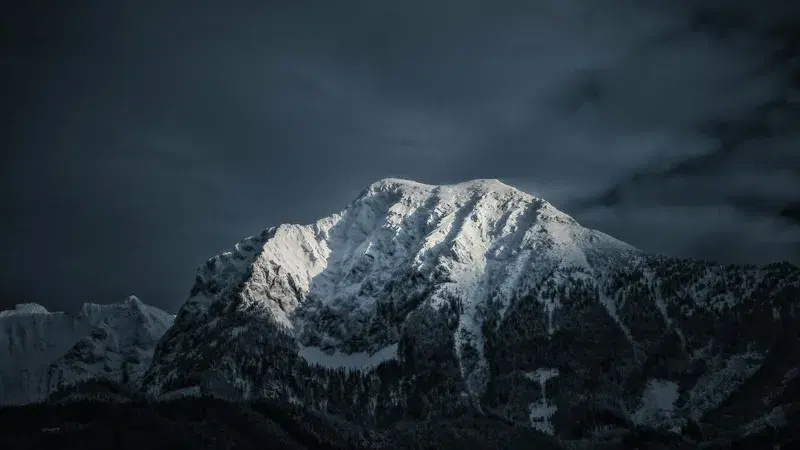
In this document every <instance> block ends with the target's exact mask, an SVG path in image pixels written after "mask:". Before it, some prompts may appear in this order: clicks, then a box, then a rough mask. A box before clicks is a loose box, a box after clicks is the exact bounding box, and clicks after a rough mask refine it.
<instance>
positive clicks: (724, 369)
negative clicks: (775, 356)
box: [689, 352, 764, 419]
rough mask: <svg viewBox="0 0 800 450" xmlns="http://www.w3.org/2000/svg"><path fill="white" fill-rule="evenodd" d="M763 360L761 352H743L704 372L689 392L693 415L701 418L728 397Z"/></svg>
mask: <svg viewBox="0 0 800 450" xmlns="http://www.w3.org/2000/svg"><path fill="white" fill-rule="evenodd" d="M763 360H764V355H762V354H760V353H755V352H748V353H742V354H739V355H734V356H732V357H730V358H728V359H726V360H724V361H722V362H721V364H719V367H718V368H716V369H712V370H709V371H708V372H706V373H705V374H703V376H701V377H700V379H698V380H697V383H695V385H694V387H692V389H691V391H690V392H689V394H690V397H689V405H690V410H691V414H692V417H693V418H695V419H699V418H700V416H702V414H703V413H704V412H706V411H708V410H710V409H713V408H715V407H716V406H718V405H719V404H720V403H721V402H722V401H723V400H725V399H726V398H728V397H729V396H730V395H731V394H732V393H733V392H734V391H735V390H736V389H737V388H738V387H739V385H741V384H742V383H743V382H744V381H745V380H746V379H747V378H749V377H750V376H752V375H753V374H754V373H755V372H756V371H757V370H758V369H759V368H760V367H761V364H762V362H763Z"/></svg>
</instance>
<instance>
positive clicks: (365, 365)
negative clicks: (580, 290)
mask: <svg viewBox="0 0 800 450" xmlns="http://www.w3.org/2000/svg"><path fill="white" fill-rule="evenodd" d="M300 356H302V357H303V359H305V360H306V362H308V363H309V364H314V365H318V366H322V367H325V368H328V369H348V370H368V369H371V368H374V367H376V366H378V365H380V364H381V363H382V362H384V361H389V360H392V359H395V358H397V344H392V345H389V346H387V347H384V348H382V349H380V350H378V351H377V352H375V353H373V354H371V355H370V354H369V353H367V352H359V353H351V354H347V353H342V352H340V351H338V350H337V351H335V352H334V353H333V354H330V355H329V354H327V353H325V352H324V351H323V350H322V349H320V348H319V347H301V348H300Z"/></svg>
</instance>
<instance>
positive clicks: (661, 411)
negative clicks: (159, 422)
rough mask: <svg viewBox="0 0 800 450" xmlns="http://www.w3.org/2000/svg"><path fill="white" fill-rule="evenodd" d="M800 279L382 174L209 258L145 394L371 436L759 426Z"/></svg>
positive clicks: (485, 191) (479, 192)
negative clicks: (487, 422)
mask: <svg viewBox="0 0 800 450" xmlns="http://www.w3.org/2000/svg"><path fill="white" fill-rule="evenodd" d="M799 278H800V275H799V271H798V269H797V268H796V267H794V266H791V265H788V264H782V265H771V266H767V267H760V268H759V267H742V266H719V265H713V264H710V263H704V262H698V261H686V260H679V259H674V258H666V257H661V256H654V255H648V254H645V253H644V252H641V251H639V250H637V249H635V248H633V247H631V246H630V245H628V244H625V243H623V242H621V241H619V240H617V239H614V238H612V237H610V236H608V235H606V234H603V233H601V232H599V231H595V230H591V229H587V228H584V227H582V226H581V225H580V224H579V223H578V222H576V221H575V220H574V219H573V218H571V217H570V216H568V215H566V214H564V213H562V212H560V211H558V210H557V209H556V208H554V207H553V206H552V205H550V204H549V203H547V202H546V201H544V200H542V199H539V198H536V197H533V196H531V195H529V194H527V193H524V192H522V191H519V190H517V189H515V188H513V187H511V186H508V185H506V184H503V183H501V182H499V181H497V180H474V181H469V182H466V183H460V184H454V185H443V186H432V185H426V184H421V183H416V182H413V181H407V180H399V179H385V180H381V181H379V182H376V183H374V184H372V185H370V186H369V187H368V188H367V189H365V190H364V191H363V192H362V193H361V195H359V196H358V198H356V199H355V200H354V201H353V202H351V203H350V204H349V205H348V206H347V207H346V208H345V210H344V211H341V212H340V213H337V214H334V215H332V216H329V217H326V218H323V219H321V220H319V221H317V222H315V223H313V224H310V225H280V226H278V227H273V228H269V229H267V230H265V231H264V232H262V233H261V234H260V235H258V236H254V237H250V238H247V239H244V240H242V241H240V242H239V243H237V244H236V245H235V246H234V248H233V249H232V250H231V251H228V252H224V253H222V254H220V255H218V256H215V257H213V258H211V259H209V260H208V261H206V263H205V264H203V265H202V266H201V267H200V269H199V270H198V273H197V278H196V281H195V284H194V287H193V288H192V290H191V294H190V297H189V299H188V300H187V301H186V302H185V304H184V305H183V307H182V308H181V310H180V312H179V313H178V315H177V318H176V319H175V323H174V325H173V327H172V328H170V330H169V331H168V332H167V333H166V334H165V335H164V337H163V338H162V340H161V341H160V343H159V344H158V346H157V348H156V351H155V355H154V358H153V364H152V366H151V367H150V369H149V371H148V372H147V374H146V375H145V376H144V378H143V382H142V384H143V387H144V388H145V389H146V390H147V391H148V392H149V393H150V394H154V395H164V394H170V393H172V394H170V395H174V394H175V393H178V394H181V393H183V394H185V393H189V392H205V393H211V394H214V395H217V396H222V397H226V398H233V399H256V398H279V399H283V400H285V401H288V402H293V403H301V404H303V405H305V406H309V407H313V408H317V409H319V410H321V411H324V412H327V413H330V414H335V415H339V416H342V417H345V418H348V419H351V420H355V421H358V422H360V423H363V424H368V425H373V424H386V423H393V422H396V421H398V420H404V419H425V418H432V417H436V416H452V415H459V414H464V413H478V414H488V415H492V416H494V417H500V418H502V419H503V420H505V421H508V422H511V423H515V424H520V425H524V426H530V427H534V428H536V429H538V430H540V431H541V432H543V433H547V434H554V435H558V436H561V437H586V436H587V435H590V434H592V433H595V434H597V433H602V432H603V430H608V429H609V427H611V428H613V426H614V424H619V423H637V424H643V425H646V426H652V427H656V428H663V429H665V430H673V431H674V430H679V429H680V428H681V427H682V426H685V425H686V424H687V423H689V422H690V421H707V422H708V423H709V424H710V425H709V426H711V427H714V426H719V427H723V426H725V427H730V426H731V424H729V423H727V422H725V421H726V420H728V421H729V420H730V419H729V417H730V415H731V410H732V409H733V410H735V413H736V417H737V419H736V420H737V421H736V423H735V426H736V427H751V428H753V427H756V428H757V427H759V426H760V427H763V426H767V424H768V423H771V422H769V420H773V419H770V418H774V417H777V416H776V414H777V413H776V411H778V410H780V408H783V406H782V404H781V403H780V402H779V401H778V400H777V399H778V398H779V397H780V395H779V394H780V393H781V392H784V391H785V390H786V389H790V388H791V386H794V384H793V383H796V381H795V380H796V378H797V374H798V373H800V372H798V368H800V361H798V357H797V356H796V355H800V352H795V353H792V351H793V350H797V349H798V348H800V347H798V346H797V340H798V336H797V332H796V329H798V327H799V326H800V320H799V319H798V308H797V306H798V305H797V303H798V301H800V297H799V296H798V295H797V292H798V291H797V289H798V284H800V282H799V281H798V280H799ZM744 324H747V326H744ZM793 354H796V355H795V356H791V355H793ZM765 368H769V370H766V369H765ZM759 377H760V378H759ZM754 380H755V381H754ZM759 396H760V397H759ZM754 398H760V399H764V398H768V399H770V400H769V401H766V400H765V401H763V402H761V403H759V404H758V405H757V406H754V404H753V403H752V399H754ZM780 411H782V410H780Z"/></svg>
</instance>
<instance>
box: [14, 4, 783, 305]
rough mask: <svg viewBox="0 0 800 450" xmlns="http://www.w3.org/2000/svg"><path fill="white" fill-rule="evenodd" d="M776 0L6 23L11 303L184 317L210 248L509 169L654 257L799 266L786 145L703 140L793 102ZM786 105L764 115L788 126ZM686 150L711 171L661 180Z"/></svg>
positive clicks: (208, 8) (246, 7)
mask: <svg viewBox="0 0 800 450" xmlns="http://www.w3.org/2000/svg"><path fill="white" fill-rule="evenodd" d="M777 3H779V2H776V5H774V6H773V7H771V8H766V9H767V10H769V11H772V12H771V13H769V14H767V13H763V12H760V11H759V12H758V14H755V13H753V14H750V13H749V12H748V14H749V16H742V15H741V14H739V12H738V10H735V11H734V13H735V14H733V13H729V12H727V11H723V12H724V14H722V13H720V11H718V8H717V9H714V4H712V3H703V4H702V5H698V4H695V3H693V2H630V1H623V0H614V1H609V2H592V1H577V0H570V1H552V2H551V1H544V2H478V1H458V2H456V1H441V2H393V1H387V0H382V1H374V2H350V1H345V2H271V3H268V4H267V3H259V2H253V3H249V2H248V3H244V2H243V3H240V4H239V5H236V6H234V5H231V4H229V3H225V4H223V3H222V2H210V1H201V2H191V4H189V3H186V4H185V5H183V6H185V7H183V8H182V7H180V2H163V3H161V4H158V3H153V4H148V5H145V4H143V3H141V2H124V1H120V2H94V3H91V2H90V3H89V5H92V6H91V7H88V6H84V7H81V8H77V7H70V8H67V7H64V10H63V11H55V10H46V9H39V10H33V9H30V10H28V11H27V12H25V11H19V12H17V13H14V14H8V15H7V17H6V19H5V20H7V21H8V24H7V25H8V26H4V27H3V28H4V30H12V31H5V33H7V34H8V36H7V37H9V39H4V42H12V44H11V45H10V46H8V47H6V48H4V49H3V51H4V57H3V59H2V67H3V68H4V69H5V72H6V76H7V79H8V81H7V82H5V83H3V86H2V87H0V89H2V93H3V94H4V98H9V99H11V105H10V107H9V108H7V109H6V111H5V112H4V113H3V114H4V116H3V117H4V118H5V119H6V120H5V121H4V123H6V124H8V127H7V128H8V131H7V132H6V133H5V134H6V135H7V136H8V138H7V148H8V149H9V151H8V152H4V158H6V159H4V163H5V162H6V161H7V163H5V164H3V179H2V181H1V182H2V183H3V188H4V189H7V190H8V191H9V192H10V194H8V198H10V202H9V207H8V208H9V210H10V213H11V214H9V215H6V216H5V218H4V219H3V220H2V228H3V238H2V239H3V246H2V252H3V255H2V256H3V258H4V260H5V261H7V263H6V264H5V266H7V270H4V271H3V272H2V280H0V281H2V285H3V296H4V298H3V300H2V301H3V302H5V303H4V304H9V303H14V302H18V301H38V302H41V303H44V304H46V305H48V306H53V307H60V308H64V307H66V308H73V307H74V305H75V304H77V303H80V302H82V301H97V302H108V301H114V300H116V299H118V298H121V297H122V296H123V295H127V294H129V293H136V294H137V295H140V296H141V297H142V299H143V300H145V301H147V302H151V303H154V304H158V305H160V306H164V307H166V308H169V309H173V310H174V309H175V308H176V307H177V306H178V305H179V304H180V303H181V302H182V301H183V299H184V297H185V295H186V292H187V290H188V288H189V286H190V284H191V282H192V279H193V273H194V268H195V267H196V266H197V265H198V264H199V263H200V262H202V261H203V260H204V259H205V258H207V257H209V256H211V255H213V254H215V253H217V252H219V251H220V250H223V249H225V248H227V247H229V246H230V245H231V244H232V243H233V242H235V241H236V240H238V239H240V238H242V237H245V236H247V235H251V234H255V233H258V232H259V231H260V230H261V229H263V228H265V227H267V226H270V225H274V224H278V223H282V222H301V223H302V222H309V221H312V220H314V219H316V218H318V217H321V216H323V215H327V214H330V213H332V212H335V211H337V210H339V209H340V208H341V207H342V206H343V205H344V204H345V203H346V202H347V201H349V200H350V199H351V198H353V197H355V195H357V193H358V192H359V191H360V190H361V189H362V188H363V187H364V186H365V185H367V184H369V183H370V182H372V181H375V180H377V179H379V178H382V177H386V176H400V177H407V178H412V179H416V180H419V181H424V182H431V183H446V182H456V181H462V180H465V179H469V178H477V177H497V178H501V179H503V180H506V181H508V182H511V183H512V184H516V185H517V186H519V187H521V188H524V189H527V190H529V191H531V192H533V193H535V194H538V195H541V196H543V197H545V198H547V199H549V200H551V201H552V202H553V203H554V204H556V206H559V207H561V208H562V209H565V210H566V211H568V212H571V213H573V214H575V215H576V218H578V219H579V220H580V221H582V222H585V223H587V224H589V225H592V226H595V227H597V228H600V229H602V230H604V231H607V232H609V233H611V234H614V235H616V236H617V237H619V238H621V239H624V240H629V241H631V242H632V243H634V244H635V245H639V246H641V247H643V248H645V249H648V250H652V251H663V252H666V253H673V254H680V255H681V256H695V257H703V258H718V259H722V260H737V261H739V260H753V261H760V260H767V259H772V258H792V257H793V255H796V253H792V251H791V249H790V246H787V245H785V244H796V243H797V234H796V231H795V230H796V228H792V227H791V226H789V225H786V224H785V223H784V221H782V219H780V218H779V217H781V216H779V215H776V214H773V213H774V212H776V211H779V210H780V208H781V206H780V205H781V204H783V203H782V202H783V201H784V200H786V201H787V202H789V203H787V204H792V203H791V201H792V199H793V197H792V195H791V193H792V192H797V191H792V189H793V188H794V187H795V186H796V179H795V178H793V175H792V174H791V173H790V170H788V169H789V168H790V166H791V165H792V164H795V163H796V154H797V152H794V153H792V152H791V151H787V148H791V146H792V145H794V143H795V142H796V140H795V138H794V136H792V135H789V134H783V135H780V136H768V135H766V134H764V133H761V134H760V135H758V136H757V137H758V139H757V140H753V139H751V140H749V141H748V143H747V145H752V146H753V147H754V148H757V149H758V150H757V151H755V152H750V153H741V155H745V154H758V155H759V157H760V159H758V163H757V164H753V163H752V161H751V160H748V157H746V156H739V157H738V158H739V159H736V158H735V157H732V158H728V157H726V158H714V157H713V155H715V154H716V153H717V152H719V151H720V137H719V136H718V134H714V133H710V132H707V129H709V126H710V125H709V124H726V123H730V122H731V121H736V120H739V121H744V122H746V123H752V122H753V121H752V120H751V119H752V118H753V114H754V113H753V111H761V110H763V109H764V105H765V104H768V103H769V102H770V101H773V103H774V99H775V98H781V97H780V96H781V95H783V93H785V89H786V86H787V78H786V77H787V71H786V67H785V63H783V62H773V61H771V60H770V61H767V59H765V57H764V56H763V55H765V54H768V53H769V52H767V50H769V51H773V50H774V51H777V50H778V49H781V48H784V47H781V45H783V43H785V42H786V39H787V38H786V36H784V35H780V33H777V32H775V33H771V34H770V33H769V32H768V31H770V30H777V29H778V28H780V27H777V25H776V23H778V22H776V21H775V20H776V19H777V18H780V19H781V20H783V18H785V17H787V14H785V11H786V9H784V10H780V7H781V5H779V4H777ZM760 4H761V5H765V3H764V2H760ZM709 5H711V6H709ZM698 6H702V8H703V11H702V13H698V12H697V11H698ZM707 11H710V12H707ZM778 11H783V12H784V13H779V12H778ZM762 16H763V18H762ZM698 17H699V19H698ZM742 17H745V18H748V17H757V18H758V20H757V21H756V22H757V24H756V25H753V24H751V23H750V22H748V21H747V20H745V19H742ZM742 23H744V24H745V25H742ZM720 24H722V25H720ZM731 24H733V25H731ZM4 25H5V24H4ZM692 27H694V31H692ZM776 27H777V28H776ZM721 30H722V31H726V33H721ZM784 34H785V33H784ZM7 45H8V44H7ZM784 103H785V102H784ZM759 108H761V109H759ZM787 108H788V107H784V110H786V109H787ZM779 109H780V108H779ZM784 110H780V111H779V112H778V113H770V114H772V116H770V117H771V118H770V120H772V122H769V123H771V124H772V123H785V122H787V121H788V122H790V123H796V122H793V120H794V119H792V118H791V117H789V116H787V114H789V113H787V112H786V111H784ZM11 111H13V114H12V113H11ZM759 114H760V113H759ZM777 115H779V116H777ZM764 117H766V116H765V115H764V114H760V115H757V117H756V118H757V119H759V120H762V119H764ZM786 117H789V118H788V119H787V118H786ZM764 120H766V119H764ZM781 121H783V122H781ZM781 126H786V125H785V124H784V125H781ZM738 128H741V127H738ZM738 128H737V129H738ZM756 128H757V127H756ZM737 145H738V144H737ZM742 145H744V144H742ZM9 155H10V156H9ZM792 155H795V156H792ZM790 158H795V159H794V160H792V159H790ZM687 161H689V162H690V165H691V162H692V161H709V162H708V163H707V164H701V168H700V169H698V171H699V173H698V174H692V175H691V176H689V175H680V176H666V175H665V174H670V173H672V171H674V170H675V168H676V167H677V168H680V167H682V166H685V164H686V163H687ZM632 180H633V181H632ZM614 186H617V189H616V191H614V192H613V193H614V194H616V196H617V197H618V198H614V199H613V200H614V201H596V199H598V198H599V199H601V200H603V199H604V198H605V199H606V200H607V199H608V198H611V197H614V196H613V195H612V196H610V197H609V194H608V193H609V192H610V190H613V189H612V188H613V187H614ZM745 187H746V188H745ZM603 194H606V195H605V196H603ZM745 194H747V195H745ZM765 202H772V203H770V205H772V204H774V205H775V207H774V208H773V207H772V206H770V208H764V207H763V204H764V203H765ZM744 204H748V205H757V207H748V208H745V207H743V206H742V205H744ZM784 206H785V205H784ZM775 208H778V209H777V210H776V209H775ZM783 217H786V215H784V216H783ZM712 235H713V236H714V237H715V239H714V240H713V241H711V240H709V239H708V236H712ZM43 280H44V281H43Z"/></svg>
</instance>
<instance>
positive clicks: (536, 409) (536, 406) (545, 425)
mask: <svg viewBox="0 0 800 450" xmlns="http://www.w3.org/2000/svg"><path fill="white" fill-rule="evenodd" d="M525 376H526V377H527V378H528V379H531V380H533V381H536V382H537V383H539V388H540V389H541V392H540V394H541V398H540V399H539V400H538V401H536V402H534V403H531V404H530V405H529V410H530V415H529V419H530V425H531V427H532V428H534V429H537V430H539V431H541V432H543V433H546V434H550V435H552V434H553V433H554V430H553V424H552V421H551V420H552V417H553V414H555V413H556V412H557V411H558V407H557V406H556V405H551V404H549V403H548V401H547V391H546V385H547V380H549V379H551V378H553V377H557V376H558V369H551V368H539V369H537V370H535V371H534V372H528V373H526V374H525Z"/></svg>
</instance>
